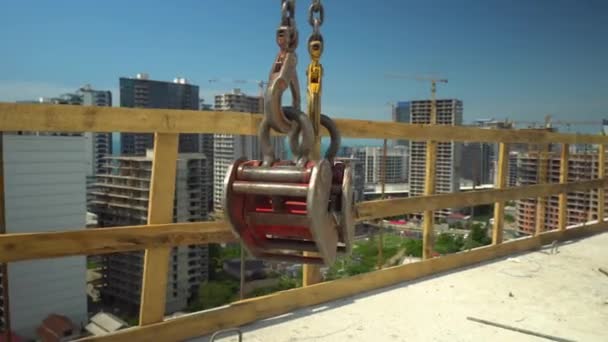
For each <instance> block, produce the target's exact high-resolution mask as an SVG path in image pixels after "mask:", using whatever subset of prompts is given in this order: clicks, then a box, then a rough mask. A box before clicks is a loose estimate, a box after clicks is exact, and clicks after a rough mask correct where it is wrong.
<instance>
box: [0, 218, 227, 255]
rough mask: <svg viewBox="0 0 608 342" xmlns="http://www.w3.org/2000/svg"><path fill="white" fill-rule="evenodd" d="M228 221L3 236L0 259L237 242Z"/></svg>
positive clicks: (0, 238) (0, 240) (0, 244)
mask: <svg viewBox="0 0 608 342" xmlns="http://www.w3.org/2000/svg"><path fill="white" fill-rule="evenodd" d="M235 241H237V239H236V238H235V237H234V234H233V233H232V231H230V228H229V227H228V225H227V224H226V223H225V222H192V223H190V222H188V223H170V224H152V225H144V226H126V227H113V228H89V229H87V228H83V229H82V230H78V231H69V232H48V233H24V234H3V235H0V262H12V261H22V260H34V259H45V258H55V257H65V256H72V255H96V254H106V253H116V252H128V251H141V250H144V249H146V248H150V249H153V248H168V247H174V246H179V245H202V244H208V243H226V242H235Z"/></svg>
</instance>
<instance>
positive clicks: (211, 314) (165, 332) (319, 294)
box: [79, 222, 608, 342]
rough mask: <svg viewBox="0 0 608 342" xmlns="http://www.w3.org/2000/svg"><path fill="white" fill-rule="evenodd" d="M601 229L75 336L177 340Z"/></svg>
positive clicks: (128, 341)
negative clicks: (114, 329)
mask: <svg viewBox="0 0 608 342" xmlns="http://www.w3.org/2000/svg"><path fill="white" fill-rule="evenodd" d="M606 231H608V223H606V222H605V223H600V224H594V225H589V226H580V227H576V228H569V229H567V230H565V231H558V230H554V231H550V232H545V233H542V234H540V235H538V236H534V237H529V238H521V239H516V240H510V241H507V242H504V243H502V244H499V245H489V246H484V247H481V248H477V249H473V250H471V251H468V252H459V253H454V254H449V255H447V256H442V257H439V258H432V259H428V260H424V261H421V262H416V263H411V264H406V265H400V266H394V267H389V268H385V269H382V270H378V271H374V272H369V273H364V274H360V275H356V276H353V277H349V278H344V279H338V280H334V281H328V282H324V283H320V284H316V285H313V286H308V287H301V288H296V289H291V290H287V291H281V292H277V293H274V294H270V295H267V296H263V297H257V298H251V299H247V300H244V301H239V302H235V303H233V304H231V305H228V306H225V307H221V308H215V309H212V310H208V311H202V312H197V313H192V314H189V315H185V316H182V317H178V318H175V319H171V320H167V321H164V322H160V323H155V324H151V325H148V326H144V327H136V328H129V329H125V330H120V331H118V332H116V333H113V334H108V335H105V336H99V337H87V338H84V339H81V340H79V341H81V342H85V341H86V342H90V341H100V342H105V341H113V342H123V341H124V342H132V341H182V340H186V339H190V338H194V337H198V336H202V335H206V334H209V333H212V332H215V331H217V330H220V329H225V328H229V327H237V326H242V325H245V324H249V323H252V322H255V321H258V320H262V319H265V318H269V317H275V316H278V315H282V314H285V313H289V312H291V311H293V310H297V309H300V308H304V307H309V306H313V305H318V304H322V303H325V302H329V301H332V300H337V299H341V298H346V297H350V296H354V295H357V294H360V293H363V292H366V291H371V290H375V289H379V288H383V287H387V286H390V285H394V284H398V283H402V282H405V281H409V280H414V279H419V278H422V277H426V276H430V275H433V274H438V273H442V272H445V271H449V270H454V269H458V268H461V267H465V266H470V265H475V264H477V263H480V262H483V261H487V260H493V259H497V258H500V257H503V256H507V255H511V254H515V253H520V252H525V251H529V250H533V249H538V248H540V247H542V246H543V245H546V244H550V243H552V242H553V241H555V240H557V241H565V240H570V239H575V238H581V237H584V236H589V235H592V234H597V233H602V232H606Z"/></svg>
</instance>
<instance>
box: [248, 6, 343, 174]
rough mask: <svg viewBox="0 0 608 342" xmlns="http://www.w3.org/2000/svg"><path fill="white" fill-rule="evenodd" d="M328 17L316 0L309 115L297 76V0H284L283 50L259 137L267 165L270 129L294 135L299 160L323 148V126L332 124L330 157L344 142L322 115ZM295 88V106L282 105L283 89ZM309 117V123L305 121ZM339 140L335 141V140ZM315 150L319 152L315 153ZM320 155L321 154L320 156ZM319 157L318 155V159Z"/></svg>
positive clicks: (293, 147) (312, 22)
mask: <svg viewBox="0 0 608 342" xmlns="http://www.w3.org/2000/svg"><path fill="white" fill-rule="evenodd" d="M324 20H325V11H324V8H323V4H322V3H321V0H312V3H311V5H310V6H309V8H308V23H309V24H310V25H311V27H312V33H311V35H310V36H309V38H308V53H309V55H310V60H311V61H310V64H309V65H308V69H307V71H306V76H307V81H308V82H307V85H308V87H307V90H308V117H306V116H305V115H304V114H303V113H302V111H301V110H300V101H301V99H300V86H299V83H298V75H297V70H296V66H297V55H296V52H295V50H296V48H297V46H298V30H297V27H296V20H295V0H281V22H280V25H279V27H278V29H277V33H276V41H277V45H278V46H279V53H278V55H277V57H276V59H275V62H274V64H273V66H272V69H271V71H270V76H269V81H268V87H267V88H266V92H265V94H264V120H263V121H262V124H261V125H260V131H259V137H260V139H261V140H262V146H263V148H262V153H263V155H264V164H266V165H269V164H271V163H272V162H273V161H274V159H275V157H274V154H273V152H272V148H271V145H270V129H274V130H276V131H278V132H281V133H287V134H288V135H289V137H290V139H289V140H290V148H291V150H292V152H293V154H294V155H295V157H296V160H300V161H301V160H305V159H306V158H307V157H308V155H309V154H310V157H313V155H315V152H316V151H318V150H319V148H320V146H319V145H320V138H319V133H320V127H321V126H322V125H323V126H326V127H327V126H328V127H327V128H328V129H329V130H330V132H331V133H332V134H331V138H332V148H331V149H330V150H332V151H331V152H330V151H328V155H327V156H326V157H329V159H331V158H333V155H335V151H334V150H337V146H339V144H340V138H339V132H337V129H336V128H335V125H333V122H332V121H331V119H329V118H328V117H323V118H322V116H321V90H322V88H321V83H322V82H321V81H322V78H323V66H322V65H321V63H320V59H321V55H322V54H323V36H322V34H321V26H322V25H323V22H324ZM287 88H289V89H290V91H291V98H292V105H291V107H289V109H287V107H283V106H282V101H281V99H282V97H283V92H284V91H285V90H287ZM304 120H308V124H306V123H304ZM306 127H311V128H312V129H313V132H314V135H311V134H310V133H308V132H306V130H307V129H306ZM334 140H335V141H334ZM311 151H315V152H312V153H311ZM317 157H320V156H317ZM315 159H316V158H315Z"/></svg>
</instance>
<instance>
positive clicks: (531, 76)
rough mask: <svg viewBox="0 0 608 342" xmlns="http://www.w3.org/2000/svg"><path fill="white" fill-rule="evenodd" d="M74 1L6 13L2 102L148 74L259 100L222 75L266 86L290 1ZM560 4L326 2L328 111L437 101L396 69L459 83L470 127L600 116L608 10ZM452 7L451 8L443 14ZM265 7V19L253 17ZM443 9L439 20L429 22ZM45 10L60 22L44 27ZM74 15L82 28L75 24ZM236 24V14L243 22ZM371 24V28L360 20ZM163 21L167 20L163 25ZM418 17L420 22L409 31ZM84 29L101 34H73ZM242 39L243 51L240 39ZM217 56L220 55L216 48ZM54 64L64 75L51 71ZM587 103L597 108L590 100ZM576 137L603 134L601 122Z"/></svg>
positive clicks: (18, 5)
mask: <svg viewBox="0 0 608 342" xmlns="http://www.w3.org/2000/svg"><path fill="white" fill-rule="evenodd" d="M66 4H67V3H66V2H54V3H52V4H45V3H42V4H36V6H30V5H28V2H27V1H26V2H9V3H6V4H5V5H4V6H3V11H2V13H3V14H0V19H1V20H0V21H1V22H3V23H5V24H3V26H6V29H3V30H1V31H2V33H0V37H1V38H3V41H5V42H6V45H5V46H6V52H7V53H6V54H5V57H6V62H5V63H3V64H2V65H1V66H0V74H1V75H3V76H2V78H1V79H0V101H14V100H22V99H29V98H32V97H33V96H36V97H37V96H54V94H59V93H63V92H68V91H71V90H73V89H75V88H76V87H78V86H80V85H82V83H83V82H86V83H91V84H93V85H94V86H95V87H96V88H99V89H111V90H112V92H113V93H114V94H116V96H118V91H117V90H118V82H117V79H118V78H119V77H121V76H126V75H132V74H134V73H137V72H148V73H150V75H151V77H152V78H154V79H164V80H170V79H173V78H174V77H176V76H182V77H186V78H188V79H190V80H191V81H192V83H194V84H198V85H200V87H201V97H203V98H204V99H205V100H206V101H207V102H208V103H210V102H211V100H212V97H211V96H212V95H215V94H219V93H225V92H226V91H228V90H230V89H231V88H234V87H236V86H240V87H242V88H243V90H244V91H245V92H246V93H250V94H257V89H256V87H255V85H253V84H249V85H242V84H240V85H237V84H213V83H209V82H208V80H210V79H214V78H234V79H261V80H265V79H266V78H267V74H268V70H269V68H270V66H271V64H272V61H273V59H274V57H275V55H276V53H277V51H278V48H277V46H276V44H275V42H274V35H275V30H276V27H277V25H278V22H279V16H280V11H279V5H278V3H259V4H258V3H255V4H254V3H251V2H246V1H237V2H236V3H235V2H230V3H229V4H228V3H219V4H214V7H213V11H209V10H207V6H206V5H205V4H200V3H195V2H186V3H184V4H183V5H182V6H179V7H173V6H171V5H169V4H155V5H151V6H146V7H145V8H142V7H141V6H139V7H138V6H131V7H125V6H120V7H118V6H117V4H118V3H117V2H113V1H108V2H107V3H104V4H100V7H98V8H97V11H96V12H95V15H86V14H83V13H76V12H75V11H78V8H77V7H74V6H67V5H66ZM475 4H477V6H475ZM548 5H549V3H548V2H543V1H541V2H538V3H528V2H523V1H522V2H516V3H513V4H511V5H506V4H501V5H494V6H488V5H487V4H485V3H484V5H482V3H481V2H479V1H471V2H470V5H469V6H466V5H465V6H463V5H461V4H455V3H449V2H445V1H435V2H433V3H432V4H403V3H401V2H395V1H392V2H388V3H386V4H385V6H377V5H375V4H371V3H367V2H362V1H361V2H359V1H354V2H352V3H351V5H349V7H348V8H346V7H344V6H341V3H340V2H331V3H328V4H325V6H326V15H327V19H326V22H325V23H324V26H323V32H324V35H325V38H326V47H325V54H324V56H323V59H322V62H323V64H324V66H325V70H326V77H325V84H324V94H323V108H324V111H326V112H327V113H329V114H331V115H332V116H334V117H351V118H356V119H372V118H374V119H383V120H390V115H391V113H390V107H389V106H388V105H387V104H386V103H387V102H397V101H400V100H411V99H426V98H428V97H429V86H428V84H426V83H422V82H416V81H415V80H412V81H406V80H390V79H386V78H385V77H384V76H385V74H386V73H391V72H395V73H402V74H408V75H416V74H425V73H428V72H432V71H435V72H438V73H439V74H440V75H442V76H445V77H447V78H448V79H449V80H450V82H449V83H448V84H447V85H442V86H441V87H439V90H438V96H439V97H440V98H459V99H462V100H463V102H464V103H466V105H467V111H466V113H465V117H464V120H465V122H470V121H472V120H474V119H476V118H480V117H484V118H485V117H494V118H496V119H499V120H501V119H504V118H506V117H509V118H511V119H514V120H522V119H530V118H532V119H534V120H539V121H542V119H543V117H544V116H545V115H546V114H552V115H553V117H554V119H556V120H567V119H572V118H574V117H575V116H576V118H577V119H580V118H584V119H587V120H600V119H601V118H603V117H604V116H605V115H606V112H605V110H604V107H605V104H606V103H605V100H604V99H603V96H602V90H601V89H606V88H608V84H607V82H608V81H607V80H608V78H607V77H605V76H606V75H607V74H608V70H607V68H606V66H605V63H603V62H602V61H604V60H606V57H607V56H608V49H607V48H606V47H605V44H603V43H602V42H603V37H604V36H605V34H606V33H607V32H606V31H607V28H606V26H605V25H601V13H602V12H603V11H602V9H605V8H606V7H605V6H606V5H605V4H604V3H602V2H599V1H585V2H581V4H579V3H577V4H574V3H571V2H567V1H556V2H551V3H550V5H551V6H548ZM306 6H308V3H307V2H302V1H300V2H298V8H297V13H296V16H297V23H298V28H299V30H300V36H301V39H300V40H301V42H300V43H301V44H300V48H299V52H300V61H299V65H298V68H299V70H300V74H301V75H303V73H304V72H303V71H304V68H305V66H306V64H307V59H308V56H307V54H306V53H305V37H306V36H307V35H308V34H309V31H310V28H309V27H308V24H307V23H306V20H305V8H306ZM438 6H441V8H443V9H444V10H443V11H438V12H437V11H434V9H435V8H437V7H438ZM117 8H120V10H117ZM252 11H254V12H256V13H257V14H256V16H251V15H250V13H252ZM363 13H366V15H363ZM431 13H434V15H435V16H436V18H437V19H436V20H435V21H431V22H429V21H428V20H426V19H425V20H423V18H428V17H429V15H430V14H431ZM21 14H23V15H21ZM195 14H196V16H194V15H195ZM42 15H44V17H45V18H54V19H49V20H51V21H42V20H41V21H39V22H37V21H36V18H38V17H40V16H42ZM66 17H68V18H69V20H68V21H69V25H68V24H65V23H64V21H65V20H64V19H66ZM225 17H236V18H238V19H239V20H240V21H241V22H242V24H239V25H235V24H234V23H233V22H234V21H233V20H223V18H225ZM15 18H19V21H15ZM150 19H153V20H150ZM565 19H567V20H565ZM362 20H365V21H366V22H367V23H368V24H367V25H360V23H361V21H362ZM159 21H160V22H162V23H167V24H164V25H157V22H159ZM173 22H179V23H180V25H173V24H172V23H173ZM404 22H408V23H409V24H408V25H407V27H408V29H407V30H405V29H403V27H405V26H403V25H402V23H404ZM40 23H46V26H44V27H42V26H40V25H41V24H40ZM110 23H112V24H110ZM462 23H466V25H463V24H462ZM75 26H80V27H88V28H89V29H88V30H81V31H78V30H73V27H75ZM218 32H221V34H218ZM68 33H69V34H70V35H71V36H73V38H74V39H81V38H82V40H80V41H81V44H78V45H75V46H68V45H63V46H62V48H61V49H56V47H55V46H56V44H55V43H57V39H58V38H56V37H64V36H66V34H68ZM5 35H6V37H5ZM237 36H238V37H239V38H238V44H235V43H234V42H233V39H226V38H227V37H237ZM87 37H88V38H89V39H88V40H87V39H84V38H87ZM173 37H176V39H173ZM579 37H585V39H579ZM5 38H6V39H5ZM189 42H190V43H192V44H190V43H189ZM201 42H203V43H201ZM403 42H405V43H403ZM49 44H52V45H53V48H51V46H50V45H49ZM209 47H211V48H213V50H214V51H218V52H217V53H209V49H208V48H209ZM24 51H26V52H28V51H30V52H33V53H32V54H28V53H24ZM243 51H247V52H249V53H247V54H246V55H247V59H244V58H241V57H240V56H242V55H243V54H242V52H243ZM446 52H447V53H446ZM34 56H35V57H34ZM232 56H237V57H232ZM144 57H145V58H144ZM353 57H355V58H353ZM85 58H86V59H85ZM49 63H50V64H53V65H54V67H53V68H48V67H46V65H48V64H49ZM93 65H94V66H95V67H94V68H93V67H92V66H93ZM361 65H363V67H361ZM300 81H301V82H303V81H304V77H301V78H300ZM353 85H355V86H353ZM582 97H584V98H585V101H577V100H576V99H580V98H582ZM353 98H356V99H357V100H356V101H353ZM119 101H120V100H119V99H118V98H117V99H116V101H115V102H114V103H115V104H118V103H119ZM573 129H576V130H580V131H588V132H595V131H594V129H595V128H594V127H573Z"/></svg>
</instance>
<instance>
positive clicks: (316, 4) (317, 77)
mask: <svg viewBox="0 0 608 342" xmlns="http://www.w3.org/2000/svg"><path fill="white" fill-rule="evenodd" d="M324 17H325V12H324V9H323V4H322V3H321V0H312V4H311V5H310V7H309V8H308V23H309V24H310V26H312V33H311V34H310V36H309V37H308V54H309V55H310V64H309V65H308V69H307V70H306V76H307V78H308V116H309V117H310V120H311V121H312V126H313V129H314V132H315V148H314V149H313V151H314V153H315V154H316V153H318V151H319V149H320V143H321V139H320V137H319V136H320V134H319V133H320V126H321V91H322V87H321V85H322V79H323V65H321V63H320V60H321V55H322V54H323V35H321V25H323V20H324ZM311 157H314V156H311ZM316 157H317V158H318V157H320V156H316ZM315 159H316V158H315Z"/></svg>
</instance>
